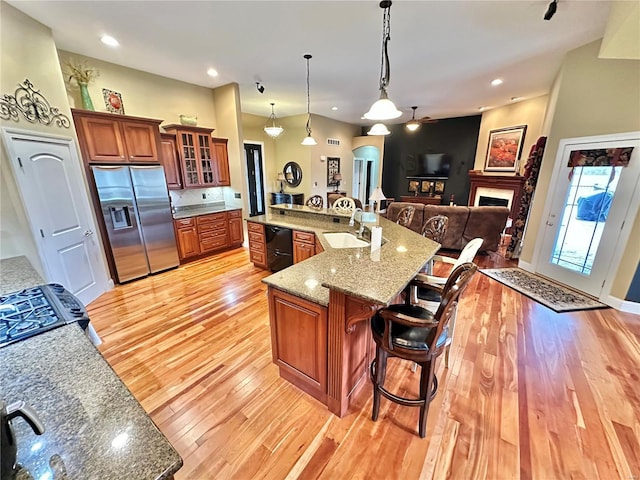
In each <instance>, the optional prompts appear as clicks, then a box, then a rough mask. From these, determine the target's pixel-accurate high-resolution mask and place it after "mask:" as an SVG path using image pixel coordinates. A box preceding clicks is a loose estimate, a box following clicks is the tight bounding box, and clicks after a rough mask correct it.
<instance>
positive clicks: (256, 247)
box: [249, 242, 266, 253]
mask: <svg viewBox="0 0 640 480" xmlns="http://www.w3.org/2000/svg"><path fill="white" fill-rule="evenodd" d="M249 250H251V251H256V252H261V253H264V252H265V250H266V249H265V248H264V243H253V242H249Z"/></svg>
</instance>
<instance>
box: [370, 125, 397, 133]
mask: <svg viewBox="0 0 640 480" xmlns="http://www.w3.org/2000/svg"><path fill="white" fill-rule="evenodd" d="M390 133H391V132H390V131H389V129H388V128H387V126H386V125H385V124H384V123H374V124H373V125H372V126H371V128H370V129H369V131H368V132H367V135H389V134H390Z"/></svg>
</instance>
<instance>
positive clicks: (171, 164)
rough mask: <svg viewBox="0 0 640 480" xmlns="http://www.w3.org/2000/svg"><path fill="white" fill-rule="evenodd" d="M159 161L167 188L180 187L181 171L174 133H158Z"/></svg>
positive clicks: (176, 188) (178, 188) (175, 188)
mask: <svg viewBox="0 0 640 480" xmlns="http://www.w3.org/2000/svg"><path fill="white" fill-rule="evenodd" d="M160 163H161V164H162V166H163V167H164V176H165V177H166V179H167V187H169V190H180V189H182V172H181V170H180V161H179V160H178V146H177V143H176V136H175V135H171V134H168V133H161V134H160Z"/></svg>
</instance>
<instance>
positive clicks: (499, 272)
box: [480, 268, 608, 312]
mask: <svg viewBox="0 0 640 480" xmlns="http://www.w3.org/2000/svg"><path fill="white" fill-rule="evenodd" d="M480 271H481V272H482V273H484V274H485V275H486V276H488V277H491V278H493V279H494V280H497V281H498V282H500V283H503V284H505V285H506V286H507V287H511V288H513V289H514V290H516V291H518V292H520V293H522V294H523V295H526V296H527V297H529V298H532V299H533V300H535V301H536V302H538V303H541V304H543V305H544V306H546V307H549V308H550V309H551V310H553V311H555V312H571V311H575V310H589V309H593V308H608V306H607V305H605V304H604V303H600V302H598V301H597V300H594V299H592V298H591V297H588V296H586V295H583V294H581V293H579V292H576V291H575V290H571V289H570V288H567V287H564V286H562V285H559V284H557V283H553V282H551V281H549V280H547V279H546V278H543V277H540V276H538V275H536V274H534V273H529V272H527V271H525V270H522V269H521V268H486V269H483V270H480Z"/></svg>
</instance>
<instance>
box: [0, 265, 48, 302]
mask: <svg viewBox="0 0 640 480" xmlns="http://www.w3.org/2000/svg"><path fill="white" fill-rule="evenodd" d="M43 283H45V282H44V280H43V279H42V277H41V276H40V274H38V272H36V270H35V269H34V268H33V267H32V266H31V263H30V262H29V260H28V259H27V257H12V258H3V259H2V260H0V295H4V294H6V293H10V292H15V291H17V290H22V289H24V288H30V287H35V286H36V285H42V284H43Z"/></svg>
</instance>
